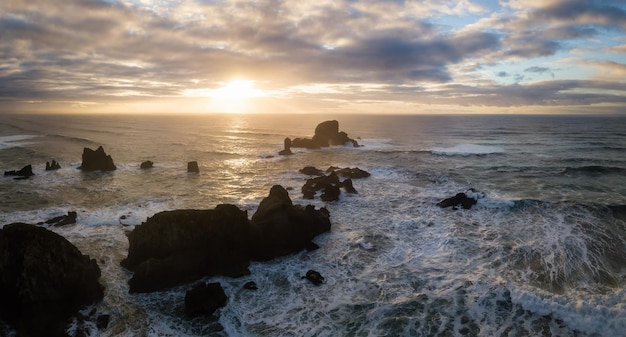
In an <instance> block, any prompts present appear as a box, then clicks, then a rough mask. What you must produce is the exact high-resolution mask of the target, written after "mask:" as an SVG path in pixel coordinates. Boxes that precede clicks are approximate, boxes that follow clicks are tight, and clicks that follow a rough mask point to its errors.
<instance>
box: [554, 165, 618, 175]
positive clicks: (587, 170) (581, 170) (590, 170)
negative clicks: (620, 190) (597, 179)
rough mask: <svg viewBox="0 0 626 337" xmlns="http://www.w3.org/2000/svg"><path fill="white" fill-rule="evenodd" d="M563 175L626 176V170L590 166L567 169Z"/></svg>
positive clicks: (613, 167)
mask: <svg viewBox="0 0 626 337" xmlns="http://www.w3.org/2000/svg"><path fill="white" fill-rule="evenodd" d="M562 173H563V174H592V175H598V174H620V175H623V174H626V168H622V167H615V166H602V165H589V166H580V167H567V168H565V170H563V172H562Z"/></svg>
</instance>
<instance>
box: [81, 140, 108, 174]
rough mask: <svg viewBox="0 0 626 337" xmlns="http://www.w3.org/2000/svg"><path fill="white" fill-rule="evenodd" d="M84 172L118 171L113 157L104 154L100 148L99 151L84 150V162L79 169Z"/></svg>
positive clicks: (100, 147)
mask: <svg viewBox="0 0 626 337" xmlns="http://www.w3.org/2000/svg"><path fill="white" fill-rule="evenodd" d="M78 168H79V169H80V170H83V171H87V172H90V171H114V170H116V169H117V167H115V164H113V159H112V158H111V156H109V155H107V154H106V153H105V152H104V149H103V148H102V146H99V147H98V149H97V150H95V151H94V150H92V149H90V148H87V147H86V148H84V149H83V162H82V164H81V165H80V166H79V167H78Z"/></svg>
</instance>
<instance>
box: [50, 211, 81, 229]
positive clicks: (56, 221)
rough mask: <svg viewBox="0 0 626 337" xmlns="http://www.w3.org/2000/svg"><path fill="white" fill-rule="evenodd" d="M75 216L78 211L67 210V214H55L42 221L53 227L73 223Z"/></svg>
mask: <svg viewBox="0 0 626 337" xmlns="http://www.w3.org/2000/svg"><path fill="white" fill-rule="evenodd" d="M77 217H78V213H76V212H75V211H69V212H67V215H60V216H56V217H54V218H52V219H48V220H46V221H45V222H44V223H46V224H48V225H52V226H54V227H61V226H65V225H73V224H75V223H76V218H77Z"/></svg>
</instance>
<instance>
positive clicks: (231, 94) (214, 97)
mask: <svg viewBox="0 0 626 337" xmlns="http://www.w3.org/2000/svg"><path fill="white" fill-rule="evenodd" d="M218 84H219V85H220V86H219V87H217V88H211V89H208V88H204V89H190V90H186V91H185V93H184V95H185V96H188V97H189V96H191V97H208V98H211V102H210V104H209V106H207V110H209V111H210V112H225V113H244V112H251V111H250V110H251V109H252V108H253V105H252V104H251V100H253V99H255V98H259V97H264V96H266V92H264V91H263V90H260V89H257V88H255V81H254V80H242V79H237V80H232V81H229V82H219V83H218Z"/></svg>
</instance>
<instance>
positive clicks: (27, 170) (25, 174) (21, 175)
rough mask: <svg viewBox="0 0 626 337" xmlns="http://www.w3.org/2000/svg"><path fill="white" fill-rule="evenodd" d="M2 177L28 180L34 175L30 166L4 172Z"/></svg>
mask: <svg viewBox="0 0 626 337" xmlns="http://www.w3.org/2000/svg"><path fill="white" fill-rule="evenodd" d="M4 175H5V176H16V177H17V178H15V179H27V178H30V177H32V176H34V175H35V174H34V173H33V166H32V165H26V166H24V167H22V168H21V169H19V170H17V171H16V170H12V171H4Z"/></svg>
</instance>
